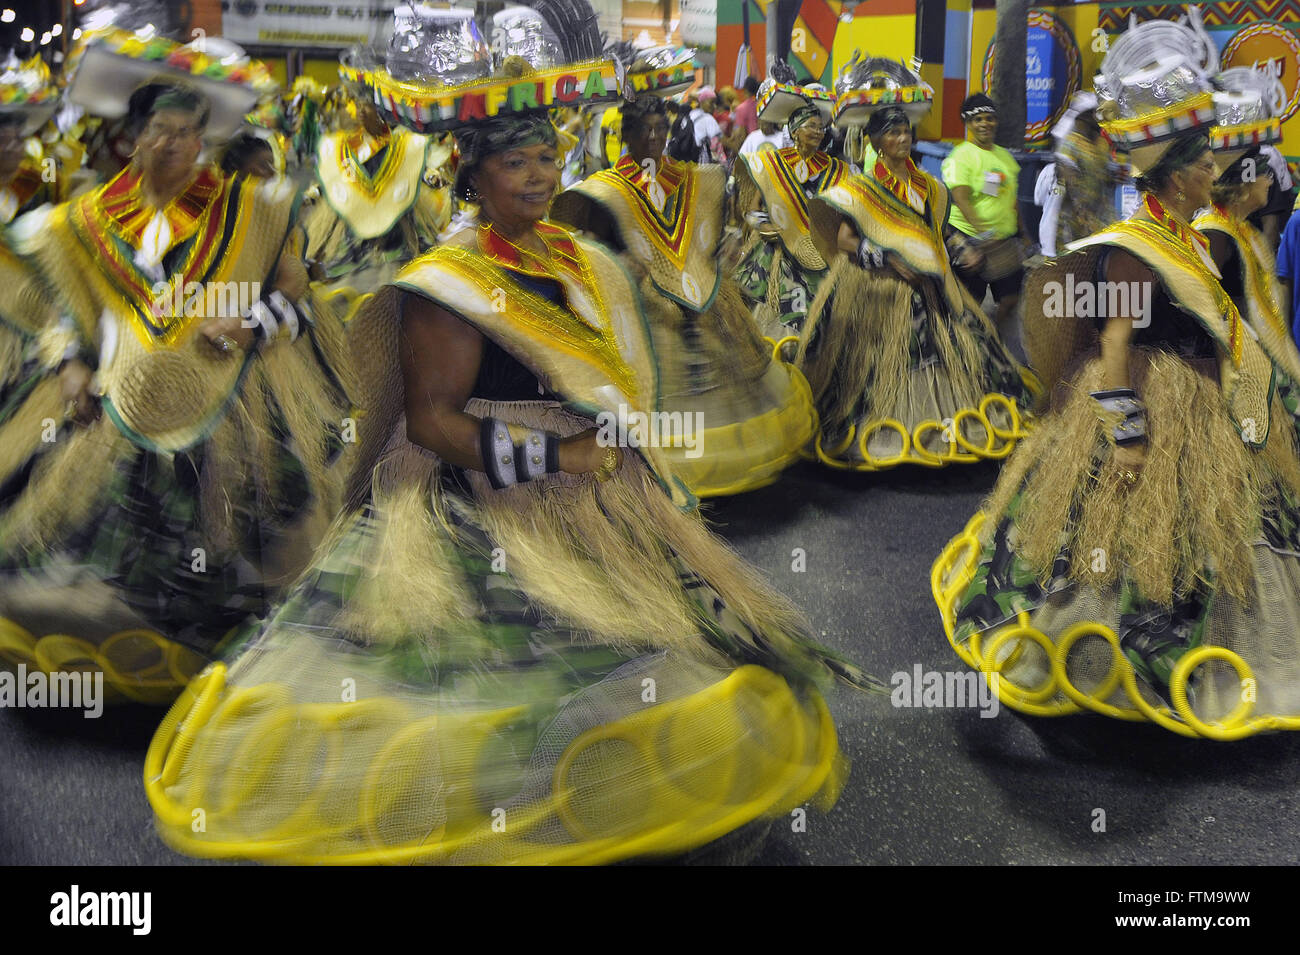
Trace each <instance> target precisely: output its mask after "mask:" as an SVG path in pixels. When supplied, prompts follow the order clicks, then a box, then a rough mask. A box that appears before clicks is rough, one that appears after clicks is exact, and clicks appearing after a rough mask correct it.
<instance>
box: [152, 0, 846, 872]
mask: <svg viewBox="0 0 1300 955" xmlns="http://www.w3.org/2000/svg"><path fill="white" fill-rule="evenodd" d="M587 23H588V24H589V26H590V33H591V34H592V35H590V36H588V35H587V34H586V32H585V31H584V34H583V35H580V36H578V37H576V38H575V39H574V41H573V42H567V43H566V46H565V54H566V56H567V57H568V58H569V59H570V60H577V61H580V62H578V63H576V64H574V65H572V66H568V67H560V68H558V69H554V70H547V71H542V72H540V73H537V74H534V75H533V76H530V77H529V80H530V82H529V83H528V84H527V89H529V90H530V91H531V90H536V89H538V88H539V87H538V86H537V85H535V83H539V84H541V86H540V88H541V89H543V90H545V91H546V97H547V99H550V97H551V95H553V94H552V90H559V91H560V92H561V93H572V92H573V90H574V88H573V86H572V85H566V84H570V82H571V81H572V79H573V78H574V77H575V76H576V77H577V79H578V87H577V88H578V89H579V90H583V93H582V94H581V95H580V96H579V99H581V100H583V101H584V102H590V101H592V100H596V101H600V100H607V99H608V98H609V97H608V96H607V95H606V92H605V91H606V90H608V91H609V93H610V94H613V93H615V92H616V90H617V82H616V79H615V71H614V66H613V63H612V62H610V61H604V62H601V61H599V60H597V59H595V57H596V56H598V55H599V49H600V47H599V44H598V41H596V40H595V36H594V32H595V31H594V26H595V16H594V14H592V15H591V16H590V17H589V20H588V21H587ZM577 40H588V41H589V43H578V42H577ZM373 79H374V81H375V82H376V84H377V89H378V90H379V91H380V92H381V93H382V94H384V95H387V94H388V93H394V94H399V84H400V95H395V98H394V104H395V107H396V109H397V110H399V111H400V112H399V114H398V118H400V119H401V120H402V121H405V122H420V123H423V124H426V125H427V124H428V123H429V122H430V119H429V117H430V116H431V115H432V116H437V115H438V103H439V102H442V103H443V104H445V105H447V106H448V107H451V109H452V110H455V111H459V109H460V107H459V106H456V105H455V104H458V103H459V104H466V103H474V102H483V101H484V100H482V99H481V98H480V97H483V96H484V95H486V101H487V102H498V103H502V106H501V108H500V110H499V111H498V112H497V113H496V114H495V115H491V116H487V117H483V118H476V119H473V120H461V121H459V122H457V121H456V120H455V119H454V118H453V119H452V120H450V123H451V124H454V126H455V131H456V136H457V141H458V146H459V149H460V151H461V156H462V165H461V169H460V172H459V176H458V181H457V191H458V193H459V194H460V195H461V196H462V197H464V198H466V199H470V200H474V201H476V202H477V203H478V204H479V206H480V208H481V210H482V212H481V215H480V217H479V220H478V222H477V224H476V225H475V227H474V228H472V229H465V230H462V231H461V232H458V233H456V234H455V235H454V236H452V237H451V238H450V239H449V240H448V242H447V243H446V244H444V245H441V246H439V247H438V248H436V249H434V250H432V251H431V252H429V253H428V254H426V255H425V256H423V257H421V258H420V259H418V260H416V261H415V262H413V263H411V264H410V265H409V266H408V267H407V268H405V269H404V270H403V271H402V272H401V273H400V274H399V276H398V279H397V282H396V285H395V286H394V287H392V288H390V289H388V290H386V291H385V292H383V293H381V295H379V296H377V298H376V301H377V302H383V303H385V304H386V306H387V308H388V312H387V314H385V315H381V314H380V311H379V309H377V308H371V309H367V310H366V312H365V313H364V316H365V317H366V318H367V320H373V322H374V325H373V327H372V328H371V329H370V330H369V334H368V335H367V336H366V338H367V340H368V341H372V342H375V343H376V345H377V346H381V345H382V346H383V351H384V354H383V355H381V356H379V361H377V366H378V367H388V363H391V368H390V374H389V376H388V377H387V378H386V379H385V380H383V381H377V382H374V384H375V391H374V393H373V394H372V395H371V396H370V397H371V400H370V401H369V403H368V418H369V421H370V422H371V426H370V428H369V429H368V433H369V434H370V436H371V439H372V441H373V443H371V444H369V445H367V447H366V448H365V450H366V451H367V452H369V455H370V456H369V457H367V458H366V460H365V461H363V466H362V468H361V469H360V470H359V471H358V472H357V475H358V478H359V480H358V482H357V484H356V486H355V488H354V490H355V491H356V497H354V498H353V500H352V505H353V506H352V508H351V509H350V510H348V511H347V512H346V513H345V514H344V516H343V517H342V518H341V519H340V521H339V522H338V523H337V524H336V527H335V532H334V535H333V544H332V546H331V547H330V548H329V549H328V551H327V552H324V556H323V557H322V558H321V559H320V560H319V562H318V563H317V564H316V565H315V566H314V567H313V568H312V571H311V573H310V574H308V575H307V576H306V577H305V578H304V580H303V582H302V583H301V585H300V586H299V587H298V588H297V589H296V590H295V591H294V592H293V594H292V595H291V596H290V598H289V600H288V602H287V603H286V604H285V605H284V606H282V607H281V608H280V609H279V611H278V612H277V613H276V614H274V615H273V616H272V617H270V618H269V620H268V621H267V623H266V625H265V626H264V627H261V628H259V629H256V630H253V631H250V632H249V633H247V634H246V635H245V638H244V639H243V640H242V641H241V642H240V643H239V644H238V645H236V646H234V647H232V650H231V652H230V653H229V654H228V655H227V656H226V658H225V659H224V660H223V661H222V662H220V663H218V664H214V665H213V666H212V667H211V668H209V669H208V670H207V671H206V672H205V673H203V674H201V675H200V676H199V678H198V679H197V680H196V681H195V682H194V684H193V685H192V686H191V688H190V689H189V690H188V691H187V693H186V694H185V696H184V697H183V698H182V699H181V700H180V701H178V703H177V705H176V707H175V708H174V710H173V711H172V713H171V714H170V715H169V716H168V718H167V720H166V721H165V723H164V725H163V727H162V728H161V729H160V731H159V733H158V736H157V737H156V738H155V741H154V744H153V746H152V747H151V748H150V753H149V756H148V759H147V764H146V770H145V776H146V788H147V791H148V793H149V797H150V799H151V801H152V803H153V805H154V808H155V810H156V812H157V813H158V818H159V823H160V827H161V831H162V833H163V835H164V837H165V838H166V839H167V840H168V841H169V842H170V843H171V844H172V845H173V846H175V847H177V848H179V849H181V850H182V851H185V852H190V853H195V854H199V855H217V856H227V855H237V856H250V857H254V858H264V859H277V860H287V861H300V862H452V863H456V862H465V863H486V862H515V863H562V862H569V863H598V862H611V861H615V860H618V859H622V858H627V857H632V856H641V855H647V854H669V853H679V852H682V851H685V850H687V849H690V848H692V847H694V846H698V845H700V844H703V843H706V842H708V841H710V840H713V839H716V838H717V837H719V836H721V835H723V834H724V833H726V832H728V831H730V830H733V829H736V828H738V827H741V826H744V825H746V824H747V823H749V822H751V821H754V820H760V819H765V818H770V817H771V816H773V815H779V814H783V813H788V812H789V811H790V808H791V807H793V806H796V805H799V804H800V803H802V802H803V801H804V800H807V799H811V798H814V797H821V798H823V799H827V800H829V799H833V798H834V795H835V792H836V787H837V785H838V781H839V779H840V776H839V769H838V768H837V766H838V761H839V758H838V756H837V745H836V740H835V731H834V727H833V725H832V723H831V720H830V717H829V714H828V712H827V711H826V708H825V704H824V703H823V702H822V700H821V697H820V695H819V694H818V691H817V689H816V688H815V687H816V686H817V685H818V684H819V683H822V682H824V680H825V678H826V677H828V676H829V675H830V674H831V673H832V672H835V673H838V674H839V675H841V676H842V677H844V678H845V679H848V680H850V681H853V682H856V683H862V682H863V678H862V676H861V675H860V674H859V673H858V672H857V671H856V670H855V669H854V668H852V667H851V666H847V665H845V664H843V663H840V662H837V661H835V660H833V659H832V658H830V657H828V656H827V655H825V654H824V652H822V651H820V650H819V649H817V648H814V647H812V646H811V645H810V644H808V643H806V642H805V640H804V638H803V636H802V633H803V631H802V629H801V625H800V624H799V623H798V618H797V615H796V614H795V613H794V612H793V610H792V609H791V608H790V607H789V605H788V604H787V603H786V602H785V601H784V600H783V599H782V598H780V597H779V596H778V595H776V594H775V593H773V592H772V591H771V590H769V589H768V588H766V587H765V586H764V585H763V584H762V583H760V582H759V581H758V580H757V578H756V576H755V574H754V572H753V571H752V570H751V569H749V568H748V567H747V566H746V565H744V564H743V563H742V562H741V561H740V560H739V559H738V558H736V557H735V556H734V555H733V554H732V553H731V552H729V551H728V550H727V549H726V548H725V547H724V546H723V545H722V544H721V543H719V542H718V541H717V540H716V539H714V538H713V537H712V536H711V535H710V534H709V533H708V532H707V531H706V530H705V528H704V527H703V525H702V524H701V523H700V521H699V520H698V519H697V518H695V517H693V516H691V515H689V514H687V513H684V512H683V511H682V510H680V509H679V507H678V505H680V504H686V503H689V501H688V500H687V496H686V495H685V493H684V491H683V489H682V487H681V485H680V483H679V482H677V481H676V480H675V479H674V477H673V475H672V472H671V467H670V465H669V464H668V461H667V459H666V457H665V456H664V455H663V454H662V453H661V452H660V451H659V449H658V448H655V447H651V446H647V447H643V448H641V449H640V451H633V450H631V449H620V448H618V447H613V446H603V445H602V444H601V443H600V442H599V441H598V440H597V435H598V430H597V427H596V425H597V422H598V416H599V415H600V413H601V412H605V413H606V414H614V413H615V412H614V410H613V409H615V408H617V407H619V406H620V405H625V406H629V407H631V408H632V409H634V410H637V411H644V410H646V409H650V408H654V407H655V406H656V402H657V401H658V394H657V381H658V376H657V373H656V369H655V367H654V364H653V360H654V359H653V356H654V352H653V346H652V338H651V333H650V331H649V328H648V326H647V324H646V322H645V319H644V317H643V315H642V311H641V308H640V305H639V303H638V301H637V298H636V288H635V285H634V284H633V282H632V281H631V279H630V277H629V276H628V275H627V274H626V273H625V272H624V271H623V269H622V268H621V266H620V265H619V263H618V261H617V259H616V258H615V257H614V255H613V254H612V253H610V252H608V251H606V250H604V249H603V248H602V247H601V246H599V245H597V244H594V243H589V242H587V241H585V240H583V239H580V238H578V237H577V236H576V235H575V234H574V233H571V232H569V231H567V230H565V229H562V228H560V227H558V226H555V225H550V224H547V223H546V222H544V221H542V220H543V217H544V216H545V214H546V211H547V208H548V206H549V204H550V202H551V199H552V196H553V193H554V192H555V190H556V189H557V187H558V184H559V179H560V171H559V166H558V161H559V159H560V158H561V157H560V153H559V150H558V148H557V145H556V143H557V138H556V133H555V129H554V127H553V126H552V125H551V123H550V122H549V120H548V119H547V118H546V117H545V115H544V114H541V113H539V112H537V111H534V109H533V107H532V104H531V103H523V102H519V101H518V100H515V101H514V105H515V108H514V109H512V108H511V105H512V100H511V98H509V97H508V96H499V95H497V94H499V93H501V92H503V91H504V90H505V89H506V88H507V87H508V86H509V85H511V82H510V81H509V80H506V81H505V82H503V81H502V80H501V79H500V78H499V77H491V78H484V79H480V80H471V81H465V82H461V83H459V84H455V85H452V84H434V83H433V82H429V81H425V82H428V87H429V88H428V93H427V95H423V94H421V93H420V92H419V86H418V85H417V84H416V82H414V81H412V80H410V79H407V78H405V77H400V78H397V77H389V76H385V75H383V74H381V73H378V72H377V73H376V74H374V76H373ZM533 81H535V83H534V82H533ZM538 105H539V106H540V105H541V104H538ZM449 111H451V110H449ZM454 115H455V113H454V112H453V116H454ZM377 423H382V425H383V426H382V428H381V427H378V426H377ZM341 691H342V695H340V693H341ZM200 806H202V807H216V808H208V809H207V812H206V822H207V825H206V830H205V831H203V832H196V831H194V830H193V829H192V827H191V825H190V820H191V814H192V811H193V810H194V809H195V807H200Z"/></svg>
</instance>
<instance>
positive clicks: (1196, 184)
mask: <svg viewBox="0 0 1300 955" xmlns="http://www.w3.org/2000/svg"><path fill="white" fill-rule="evenodd" d="M1177 175H1178V177H1179V179H1181V182H1180V183H1179V184H1178V185H1179V186H1180V191H1181V192H1182V193H1183V194H1184V195H1185V196H1186V197H1187V202H1188V203H1189V204H1190V205H1191V207H1192V208H1193V209H1203V208H1204V207H1206V206H1208V205H1209V204H1210V202H1211V199H1210V189H1211V187H1212V186H1213V185H1214V180H1215V177H1216V176H1218V171H1217V170H1216V169H1215V168H1214V154H1213V153H1212V152H1210V148H1209V147H1208V146H1207V147H1206V148H1205V152H1203V153H1201V155H1200V157H1199V158H1197V159H1195V160H1193V161H1192V162H1191V163H1189V164H1188V165H1186V166H1184V167H1183V168H1182V169H1180V170H1179V171H1178V174H1177Z"/></svg>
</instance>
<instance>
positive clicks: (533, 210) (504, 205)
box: [474, 143, 560, 222]
mask: <svg viewBox="0 0 1300 955" xmlns="http://www.w3.org/2000/svg"><path fill="white" fill-rule="evenodd" d="M558 158H559V156H558V154H557V152H556V149H555V147H554V146H548V145H547V144H546V143H537V144H536V145H533V146H521V147H519V148H518V149H508V150H506V151H505V152H500V153H496V154H494V155H491V156H488V157H486V158H485V159H484V160H483V161H482V163H480V164H479V168H478V171H477V172H476V173H475V174H474V188H475V191H477V192H478V194H479V202H480V203H481V204H482V207H483V212H484V213H485V214H486V215H487V217H488V218H489V219H491V220H492V221H494V222H510V221H518V220H525V221H530V222H537V221H538V220H540V219H543V218H545V216H546V212H547V209H548V208H549V206H550V203H551V198H552V197H553V196H554V195H555V190H556V188H557V187H558V186H559V184H560V167H559V166H558V165H557V161H558Z"/></svg>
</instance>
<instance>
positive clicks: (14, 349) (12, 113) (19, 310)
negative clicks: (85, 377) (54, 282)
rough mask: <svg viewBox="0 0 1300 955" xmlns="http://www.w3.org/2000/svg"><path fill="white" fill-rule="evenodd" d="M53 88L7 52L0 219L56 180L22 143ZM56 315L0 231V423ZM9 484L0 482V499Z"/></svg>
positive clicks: (35, 366)
mask: <svg viewBox="0 0 1300 955" xmlns="http://www.w3.org/2000/svg"><path fill="white" fill-rule="evenodd" d="M57 104H58V91H57V90H56V89H55V88H54V86H53V84H52V83H51V82H50V77H49V72H48V71H47V70H46V69H45V68H44V65H43V64H41V63H40V60H39V59H38V60H36V61H35V62H34V63H27V64H20V63H18V61H17V60H16V59H15V58H12V57H11V58H10V60H9V61H8V63H7V64H6V65H5V66H4V68H3V71H2V72H0V223H2V224H3V226H5V227H7V226H8V224H9V223H11V222H12V221H13V219H14V218H15V217H16V216H19V215H22V214H24V213H26V212H30V211H31V210H32V209H34V208H36V207H38V206H40V205H43V204H44V203H46V202H48V201H50V200H51V199H52V198H54V196H52V195H51V189H52V188H55V187H56V185H57V184H51V183H47V182H45V181H44V178H43V177H42V175H41V171H42V169H41V166H40V164H39V163H36V162H34V161H33V160H32V158H31V157H30V156H29V155H28V154H27V151H26V148H25V147H26V143H27V141H28V139H29V138H30V137H31V136H33V135H34V134H35V133H36V132H37V131H38V130H39V129H40V128H41V127H42V126H44V125H45V123H46V122H47V121H48V120H49V118H50V117H51V116H52V115H53V114H54V110H55V108H56V106H57ZM55 318H56V315H55V313H54V311H53V309H52V307H51V305H50V303H49V299H48V294H47V293H46V291H45V289H44V287H43V282H42V280H41V277H40V275H39V273H38V272H37V271H36V270H35V269H34V268H33V267H32V266H31V264H30V263H29V262H26V261H24V260H23V259H22V258H21V257H20V256H19V255H18V254H17V253H16V252H15V250H14V249H13V247H12V246H11V244H10V242H9V238H8V235H7V231H6V232H5V233H0V424H2V423H3V422H4V421H6V420H8V418H9V416H10V415H12V414H13V412H14V410H15V409H16V408H18V407H21V406H22V404H23V402H24V400H25V399H26V397H27V396H28V394H29V393H30V390H31V388H33V387H34V386H35V385H36V384H37V383H38V382H39V381H40V380H41V378H42V377H43V372H42V366H43V364H44V363H43V362H42V360H41V357H40V354H39V348H38V347H37V341H38V338H39V336H40V333H41V332H42V331H43V330H44V329H45V328H46V326H48V325H49V324H50V323H51V322H52V321H53V320H54V319H55ZM9 493H11V489H9V488H4V487H0V500H3V499H4V498H5V497H7V496H8V494H9Z"/></svg>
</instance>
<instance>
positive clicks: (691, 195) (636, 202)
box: [596, 155, 696, 268]
mask: <svg viewBox="0 0 1300 955" xmlns="http://www.w3.org/2000/svg"><path fill="white" fill-rule="evenodd" d="M596 175H597V177H599V178H600V179H601V180H603V181H605V182H608V183H610V184H611V185H614V186H616V187H617V188H619V189H621V190H622V191H623V192H624V193H626V194H627V195H628V197H629V198H630V199H631V206H632V209H633V210H634V211H635V213H636V217H637V221H638V222H640V223H641V225H642V227H643V228H644V231H645V233H646V235H647V236H649V237H650V239H651V240H652V241H653V242H654V243H655V245H656V246H657V247H658V248H659V249H660V250H661V251H662V252H664V254H666V255H667V256H668V258H669V259H671V260H672V262H673V264H674V265H675V266H676V267H677V268H681V266H682V263H684V262H685V261H686V246H687V244H688V241H689V239H690V233H691V230H690V222H689V221H688V220H689V219H690V213H691V210H692V209H693V208H694V206H695V186H696V183H695V177H694V176H693V175H691V170H690V167H689V165H688V164H686V163H679V162H677V161H676V160H673V159H669V158H668V157H664V159H663V160H661V161H660V163H659V164H658V166H657V167H656V175H654V176H650V175H649V174H648V173H647V172H646V171H645V169H643V168H642V167H641V166H638V165H637V164H636V161H635V160H633V159H632V157H631V156H626V155H625V156H623V157H621V158H620V159H619V161H618V162H617V163H615V165H614V168H613V169H610V170H606V171H604V172H599V173H597V174H596ZM652 182H653V183H656V184H657V185H658V187H659V188H660V189H661V190H663V205H662V206H658V205H656V204H655V202H654V201H652V200H651V198H650V194H649V191H648V190H649V188H650V183H652Z"/></svg>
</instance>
